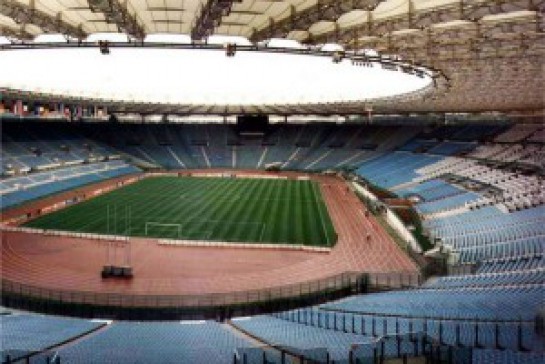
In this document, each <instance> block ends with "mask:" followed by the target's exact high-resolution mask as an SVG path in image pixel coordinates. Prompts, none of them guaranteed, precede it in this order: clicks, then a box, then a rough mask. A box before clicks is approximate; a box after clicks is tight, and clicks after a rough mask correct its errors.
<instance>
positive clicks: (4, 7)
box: [0, 0, 86, 38]
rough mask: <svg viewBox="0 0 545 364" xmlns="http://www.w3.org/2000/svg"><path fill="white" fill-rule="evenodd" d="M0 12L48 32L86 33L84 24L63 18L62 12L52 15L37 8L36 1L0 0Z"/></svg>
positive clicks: (70, 34) (22, 23) (79, 35)
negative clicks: (26, 3) (69, 21)
mask: <svg viewBox="0 0 545 364" xmlns="http://www.w3.org/2000/svg"><path fill="white" fill-rule="evenodd" d="M0 14H3V15H5V16H7V17H9V18H11V19H13V20H14V21H15V22H16V23H17V24H21V25H23V26H24V25H26V24H33V25H36V26H38V27H40V28H41V29H42V30H43V31H44V32H46V33H61V34H65V35H69V36H72V37H75V38H83V37H85V36H86V33H85V32H84V31H83V29H82V26H81V24H80V26H74V25H72V24H70V23H67V22H65V21H64V20H63V18H62V14H61V13H58V14H57V16H51V15H49V14H47V13H45V12H43V11H40V10H38V9H36V7H35V5H34V1H31V2H30V5H25V4H22V3H20V2H18V1H16V0H0Z"/></svg>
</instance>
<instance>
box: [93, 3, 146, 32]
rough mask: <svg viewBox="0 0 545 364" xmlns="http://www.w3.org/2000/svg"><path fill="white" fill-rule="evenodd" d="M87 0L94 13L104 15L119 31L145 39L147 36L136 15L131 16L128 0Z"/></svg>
mask: <svg viewBox="0 0 545 364" xmlns="http://www.w3.org/2000/svg"><path fill="white" fill-rule="evenodd" d="M121 1H122V0H87V2H88V3H89V8H90V9H91V11H93V12H101V13H103V14H104V17H105V18H106V21H107V22H108V23H113V24H115V25H117V28H118V29H119V31H121V32H123V33H126V34H128V35H131V36H133V37H134V38H136V39H143V38H144V37H145V35H146V32H145V30H144V27H143V26H142V25H140V23H138V20H137V19H136V14H131V13H130V12H129V10H128V7H127V0H125V1H123V3H121Z"/></svg>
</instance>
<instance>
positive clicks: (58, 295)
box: [2, 272, 420, 321]
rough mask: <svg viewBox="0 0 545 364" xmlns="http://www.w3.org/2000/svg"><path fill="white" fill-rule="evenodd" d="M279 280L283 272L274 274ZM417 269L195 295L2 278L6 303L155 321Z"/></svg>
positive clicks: (216, 313) (329, 291)
mask: <svg viewBox="0 0 545 364" xmlns="http://www.w3.org/2000/svg"><path fill="white" fill-rule="evenodd" d="M278 280H279V282H281V281H282V277H281V276H279V277H278ZM419 284H420V276H419V275H417V274H416V273H397V272H396V273H361V272H346V273H341V274H337V275H334V276H331V277H326V278H323V279H318V280H313V281H308V282H301V283H295V284H288V285H282V286H278V287H271V288H266V289H259V290H247V291H237V292H226V293H212V294H200V295H155V294H149V295H137V294H122V293H103V292H90V291H78V290H66V289H55V288H46V287H38V286H35V285H29V284H22V283H18V282H14V281H11V280H8V279H3V280H2V304H3V305H5V306H8V307H15V308H21V309H27V310H31V311H37V312H44V313H58V314H63V315H68V316H79V317H102V318H109V317H111V318H117V319H137V320H146V319H149V320H158V319H161V320H163V319H179V318H187V319H191V318H194V319H197V318H199V319H200V318H213V319H219V320H221V321H223V320H224V319H226V318H230V317H233V316H241V315H252V314H261V313H270V312H278V311H282V310H289V309H293V308H298V307H305V306H311V305H315V304H320V303H324V302H327V301H331V300H335V299H339V298H342V297H346V296H349V295H353V294H359V293H366V292H369V291H373V290H378V289H380V290H382V289H394V288H406V287H415V286H418V285H419Z"/></svg>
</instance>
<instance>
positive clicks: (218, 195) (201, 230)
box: [25, 177, 336, 246]
mask: <svg viewBox="0 0 545 364" xmlns="http://www.w3.org/2000/svg"><path fill="white" fill-rule="evenodd" d="M129 215H130V216H129ZM25 226H28V227H36V228H43V229H52V230H66V231H79V232H89V233H98V234H116V235H130V236H149V237H156V238H170V239H189V240H217V241H232V242H235V241H236V242H258V243H259V242H263V243H285V244H304V245H314V246H332V245H334V243H335V240H336V234H335V231H334V229H333V225H332V223H331V220H330V218H329V214H328V213H327V209H326V206H325V204H324V202H323V200H322V196H321V193H320V188H319V186H318V184H317V183H316V182H312V181H288V180H266V179H228V178H197V177H153V178H147V179H144V180H142V181H139V182H137V183H134V184H131V185H128V186H125V187H123V188H120V189H118V190H115V191H112V192H110V193H107V194H104V195H102V196H98V197H96V198H93V199H91V200H88V201H85V202H82V203H80V204H77V205H74V206H70V207H67V208H65V209H63V210H60V211H57V212H54V213H51V214H49V215H44V216H42V217H40V218H38V219H36V220H32V221H30V222H28V223H27V224H26V225H25Z"/></svg>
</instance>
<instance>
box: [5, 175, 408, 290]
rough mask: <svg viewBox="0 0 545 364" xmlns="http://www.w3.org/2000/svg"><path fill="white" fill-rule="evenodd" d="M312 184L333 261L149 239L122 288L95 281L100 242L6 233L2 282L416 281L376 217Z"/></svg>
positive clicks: (327, 184) (191, 285)
mask: <svg viewBox="0 0 545 364" xmlns="http://www.w3.org/2000/svg"><path fill="white" fill-rule="evenodd" d="M252 173H254V174H255V172H252ZM312 178H313V179H315V180H316V181H318V182H319V183H320V186H321V187H320V188H321V191H322V195H323V198H324V201H325V203H326V205H327V209H328V211H329V214H330V216H331V219H332V222H333V225H334V227H335V230H336V232H337V234H338V241H337V244H336V245H335V247H334V248H333V249H332V250H331V252H330V253H313V252H304V251H295V250H288V249H284V250H281V249H278V250H268V249H244V248H227V247H221V248H211V247H182V246H164V245H158V244H157V243H156V240H152V239H132V243H131V244H132V245H131V247H132V248H131V249H132V253H131V259H132V266H133V270H134V278H133V279H132V280H130V281H121V282H120V281H111V280H102V279H101V278H100V271H101V269H102V266H103V265H104V264H105V262H106V247H105V243H104V242H100V241H96V240H88V239H79V238H65V237H62V238H61V237H53V236H43V235H40V234H28V233H4V236H3V238H2V259H1V262H2V267H1V269H2V278H3V279H7V280H9V281H12V282H17V283H21V284H27V285H32V286H37V287H42V288H47V289H55V290H64V291H77V292H82V291H83V292H93V293H116V294H125V295H204V294H210V293H229V292H238V291H247V290H257V289H266V288H272V287H281V286H285V285H289V284H296V283H301V282H307V281H311V280H317V279H322V278H327V277H331V276H333V275H337V274H340V273H343V272H347V271H357V272H408V273H417V267H416V265H415V264H414V263H413V261H412V260H410V259H409V257H408V256H407V255H406V254H405V253H404V252H403V251H402V250H401V249H400V248H399V247H398V246H397V245H396V243H395V242H394V241H393V240H392V238H391V237H390V236H389V235H388V233H387V232H386V231H384V230H383V229H382V227H381V226H380V225H379V224H378V222H377V221H376V220H375V219H374V217H373V216H372V215H370V216H369V217H366V216H365V207H364V205H363V204H362V203H361V201H360V200H359V199H358V197H357V196H356V195H355V194H354V193H353V192H352V191H351V190H350V189H348V188H347V184H346V182H345V181H343V180H341V179H339V178H337V177H328V176H313V177H312ZM294 223H297V222H294ZM368 233H369V234H370V235H371V239H370V241H368V240H367V234H368Z"/></svg>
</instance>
